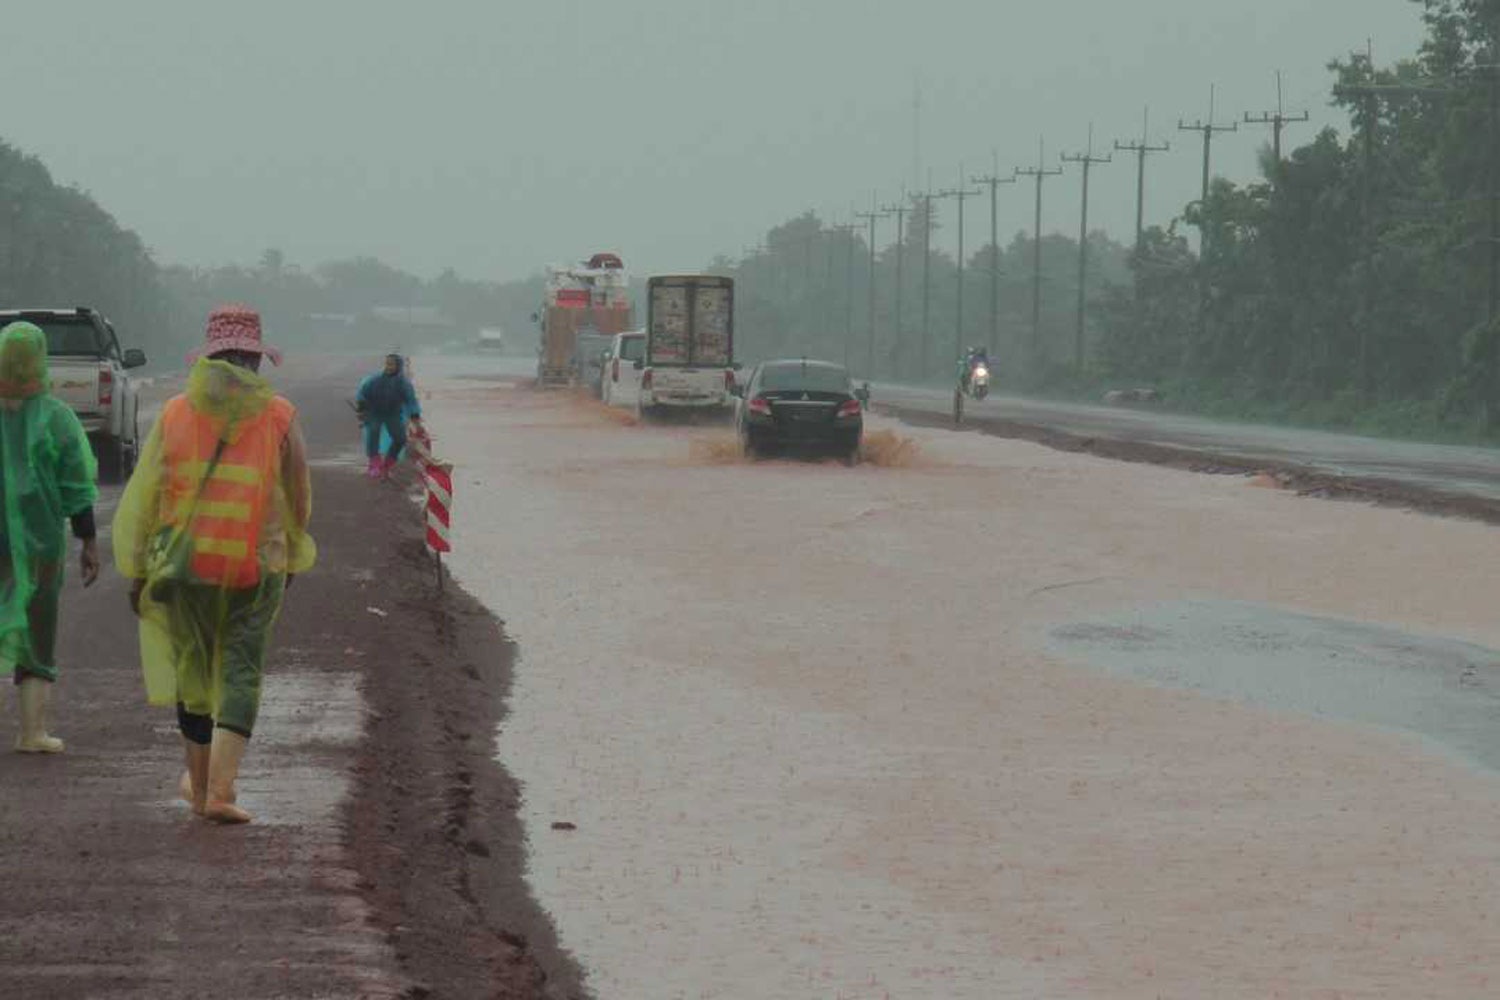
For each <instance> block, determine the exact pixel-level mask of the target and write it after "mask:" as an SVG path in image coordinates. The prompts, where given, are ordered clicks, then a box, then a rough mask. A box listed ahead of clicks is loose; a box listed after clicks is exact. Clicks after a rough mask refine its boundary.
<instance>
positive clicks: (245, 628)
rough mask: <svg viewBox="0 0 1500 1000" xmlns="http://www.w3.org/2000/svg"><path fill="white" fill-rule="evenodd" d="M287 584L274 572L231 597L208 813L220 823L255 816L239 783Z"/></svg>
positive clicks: (221, 646)
mask: <svg viewBox="0 0 1500 1000" xmlns="http://www.w3.org/2000/svg"><path fill="white" fill-rule="evenodd" d="M285 586H286V578H285V577H282V576H274V577H269V578H267V579H266V580H264V581H263V582H262V584H261V586H260V587H259V588H257V589H254V590H242V591H231V592H229V595H228V605H227V609H226V614H225V616H224V621H223V625H222V631H221V633H220V641H219V649H220V664H221V670H222V677H221V682H220V696H219V708H218V713H217V715H216V717H215V720H216V725H215V727H214V733H213V749H212V751H211V752H210V754H209V774H208V801H207V803H206V806H205V811H204V815H205V816H207V817H208V818H209V819H211V820H213V821H215V822H218V823H248V822H250V818H251V817H250V814H249V813H248V812H246V811H245V810H244V809H241V808H240V807H239V806H237V805H236V804H235V792H234V783H235V780H236V779H237V778H238V776H239V769H240V762H241V760H242V759H243V758H244V754H245V747H246V744H247V743H248V741H249V739H250V735H251V733H252V732H253V730H254V728H255V720H256V717H257V715H258V714H259V712H260V697H261V687H262V680H263V678H264V675H265V663H266V653H267V651H268V649H269V647H270V639H271V629H272V627H273V626H274V625H275V623H276V616H277V614H278V613H279V612H280V610H281V599H282V595H283V592H284V589H285Z"/></svg>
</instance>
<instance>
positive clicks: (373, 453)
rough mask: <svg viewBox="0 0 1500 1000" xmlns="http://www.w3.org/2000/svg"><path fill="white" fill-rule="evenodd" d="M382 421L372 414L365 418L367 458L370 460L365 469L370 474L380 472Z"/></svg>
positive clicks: (374, 474) (373, 474)
mask: <svg viewBox="0 0 1500 1000" xmlns="http://www.w3.org/2000/svg"><path fill="white" fill-rule="evenodd" d="M380 426H381V424H380V421H379V420H376V419H375V418H374V417H372V416H367V417H366V418H365V424H364V435H365V458H366V459H367V460H368V461H367V464H366V466H365V471H366V472H367V473H368V474H369V475H370V476H376V475H378V474H379V473H380Z"/></svg>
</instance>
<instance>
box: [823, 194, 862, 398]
mask: <svg viewBox="0 0 1500 1000" xmlns="http://www.w3.org/2000/svg"><path fill="white" fill-rule="evenodd" d="M858 228H859V227H858V226H855V225H852V224H850V223H847V222H846V223H844V224H842V225H837V226H829V227H828V231H829V232H830V233H841V234H842V235H843V237H844V243H845V244H846V248H847V258H848V266H847V268H846V273H845V276H844V367H845V368H848V367H849V344H850V341H852V340H853V339H854V231H855V230H856V229H858ZM832 258H833V247H832V246H830V247H829V271H830V272H832V270H833V267H832Z"/></svg>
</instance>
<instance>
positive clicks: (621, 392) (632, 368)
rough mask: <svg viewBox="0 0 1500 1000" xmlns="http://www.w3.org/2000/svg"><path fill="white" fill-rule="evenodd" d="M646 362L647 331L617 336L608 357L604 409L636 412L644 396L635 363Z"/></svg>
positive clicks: (601, 391)
mask: <svg viewBox="0 0 1500 1000" xmlns="http://www.w3.org/2000/svg"><path fill="white" fill-rule="evenodd" d="M645 360H646V331H645V330H627V331H625V332H624V333H617V334H615V336H614V339H613V340H611V341H610V344H609V350H608V352H607V353H606V354H605V360H604V380H603V382H602V383H601V388H600V392H599V398H601V399H603V400H604V402H605V405H607V406H624V407H627V408H629V409H634V408H635V406H636V404H637V402H638V401H639V400H640V394H641V369H640V368H638V367H637V366H636V362H638V361H639V362H644V361H645Z"/></svg>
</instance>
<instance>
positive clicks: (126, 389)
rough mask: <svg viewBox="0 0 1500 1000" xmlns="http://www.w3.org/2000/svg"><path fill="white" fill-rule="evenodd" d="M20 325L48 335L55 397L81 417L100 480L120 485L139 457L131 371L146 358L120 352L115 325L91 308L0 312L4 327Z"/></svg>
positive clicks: (138, 353)
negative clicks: (31, 327)
mask: <svg viewBox="0 0 1500 1000" xmlns="http://www.w3.org/2000/svg"><path fill="white" fill-rule="evenodd" d="M18 321H25V322H27V323H33V324H35V325H36V326H39V327H41V329H42V332H43V333H45V334H46V336H47V367H48V368H49V370H50V374H51V376H52V394H53V395H54V396H56V397H57V398H58V399H60V400H62V401H63V402H64V403H67V404H68V406H69V407H70V408H71V409H72V410H73V412H74V413H76V414H78V419H79V421H80V422H81V423H82V424H83V429H84V431H85V432H87V434H88V436H89V441H90V443H91V444H92V445H93V447H94V455H95V457H96V458H97V459H98V462H99V478H100V480H101V481H103V482H107V483H109V482H120V481H122V480H123V479H124V478H125V477H127V476H129V475H130V472H131V470H132V469H134V468H135V460H136V457H137V456H138V455H139V454H140V445H141V439H140V399H139V395H138V392H137V388H138V386H137V381H136V380H135V379H134V378H133V377H132V376H131V374H130V373H131V372H132V371H133V370H134V369H137V368H140V367H141V366H142V365H144V364H145V363H146V355H145V354H144V353H142V352H141V351H139V350H136V349H134V348H132V349H130V350H121V348H120V338H119V336H118V335H117V334H116V333H115V328H114V324H112V323H111V322H110V321H109V320H108V319H106V318H105V317H104V316H103V315H101V314H100V313H98V312H96V311H95V310H93V309H90V308H87V307H79V308H76V309H0V327H4V326H6V325H7V324H9V323H15V322H18Z"/></svg>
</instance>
